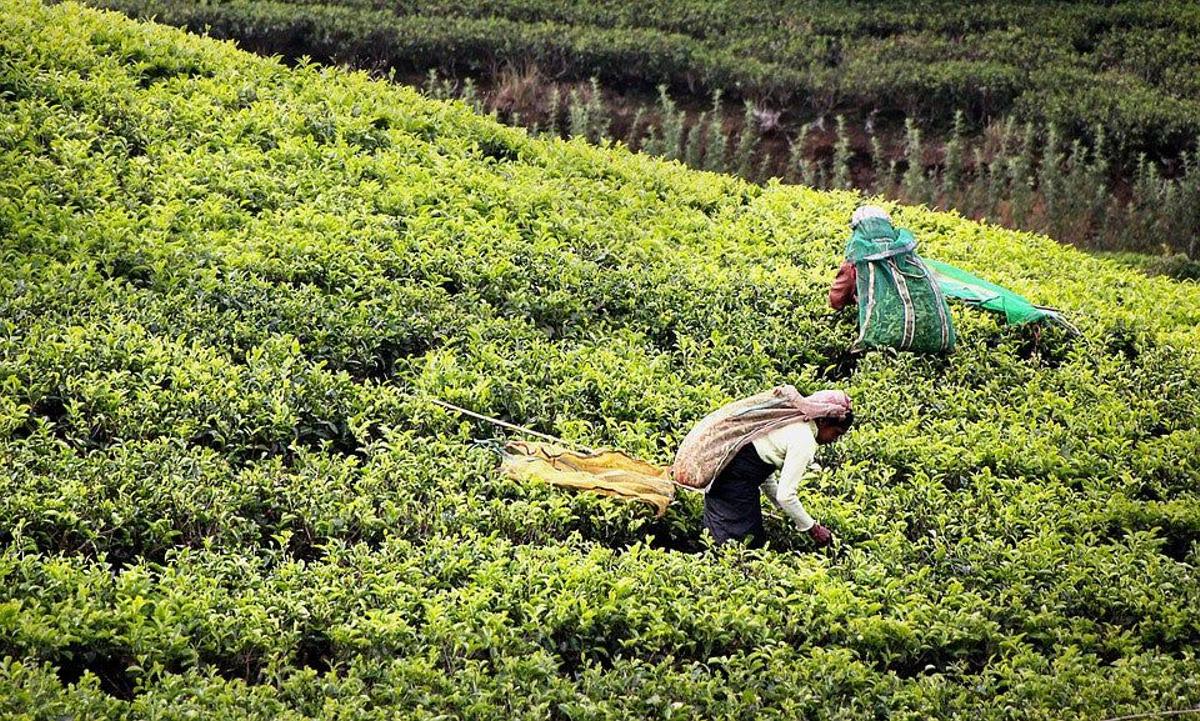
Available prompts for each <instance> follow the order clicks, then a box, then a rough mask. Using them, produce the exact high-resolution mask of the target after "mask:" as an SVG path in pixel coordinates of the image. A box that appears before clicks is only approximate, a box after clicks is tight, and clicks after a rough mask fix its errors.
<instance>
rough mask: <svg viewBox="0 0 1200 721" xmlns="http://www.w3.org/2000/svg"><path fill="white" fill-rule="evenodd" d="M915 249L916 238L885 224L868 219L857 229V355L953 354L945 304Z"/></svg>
mask: <svg viewBox="0 0 1200 721" xmlns="http://www.w3.org/2000/svg"><path fill="white" fill-rule="evenodd" d="M916 249H917V241H916V238H914V237H913V235H912V233H910V232H909V231H907V230H904V229H903V228H901V229H896V228H894V227H892V224H891V223H889V222H888V221H887V220H885V219H883V218H866V219H864V220H863V221H861V222H860V223H859V224H858V226H857V227H856V228H855V229H854V234H853V235H851V236H850V242H849V244H847V246H846V259H847V260H849V261H850V262H852V263H854V269H855V271H856V272H857V285H856V290H857V292H858V328H859V335H858V340H857V341H856V342H855V344H854V347H855V349H856V350H864V349H868V348H895V349H896V350H905V351H917V352H923V353H945V352H948V351H950V350H952V349H953V348H954V341H955V336H954V325H953V323H952V322H951V320H950V309H949V308H948V307H947V306H946V298H945V296H944V295H943V294H942V289H941V288H940V287H939V286H938V283H937V282H936V280H935V278H934V275H933V273H932V272H931V271H930V270H929V267H928V266H927V265H925V262H924V261H923V260H921V257H920V256H919V255H917V252H916Z"/></svg>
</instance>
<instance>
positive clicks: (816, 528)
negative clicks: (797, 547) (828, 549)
mask: <svg viewBox="0 0 1200 721" xmlns="http://www.w3.org/2000/svg"><path fill="white" fill-rule="evenodd" d="M808 537H809V538H811V539H812V540H813V543H815V544H817V548H824V547H825V546H828V545H829V544H831V543H833V532H832V531H830V530H829V529H828V528H826V527H825V526H822V525H821V524H819V523H814V524H813V527H812V528H810V529H808Z"/></svg>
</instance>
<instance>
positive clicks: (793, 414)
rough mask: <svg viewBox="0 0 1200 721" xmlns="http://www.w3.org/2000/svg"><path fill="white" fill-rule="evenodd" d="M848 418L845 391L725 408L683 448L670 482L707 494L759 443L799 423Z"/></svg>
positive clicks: (769, 395)
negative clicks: (741, 453) (738, 457)
mask: <svg viewBox="0 0 1200 721" xmlns="http://www.w3.org/2000/svg"><path fill="white" fill-rule="evenodd" d="M849 412H850V396H848V395H846V394H845V393H844V392H842V391H835V390H828V391H818V392H816V393H814V394H812V395H811V396H807V397H805V396H802V395H800V391H798V390H796V387H795V386H790V385H785V386H775V387H774V388H772V389H771V390H769V391H766V392H764V393H759V394H758V395H753V396H750V397H749V398H743V399H742V400H740V401H733V402H732V403H727V404H725V405H723V406H721V407H720V408H718V409H717V410H715V411H713V412H712V413H709V414H708V415H707V416H705V417H704V418H703V419H701V421H700V422H699V423H697V424H696V426H695V427H694V428H692V430H691V431H690V432H689V433H688V434H687V437H685V438H684V439H683V443H681V444H679V451H678V452H677V453H676V454H675V463H674V464H673V465H672V466H671V477H672V478H673V479H674V480H675V482H676V483H678V484H679V485H681V486H687V487H688V488H693V489H696V490H704V489H706V488H708V487H709V486H710V485H711V484H712V482H713V481H714V480H715V479H716V477H717V476H718V475H719V474H720V473H721V471H722V470H724V469H725V466H727V465H729V462H730V461H731V460H732V459H733V457H734V456H735V455H737V452H738V451H740V450H742V448H743V447H744V446H745V445H746V444H747V443H750V442H751V441H753V440H754V439H755V438H758V437H759V436H762V435H765V434H767V433H770V432H771V431H773V430H775V429H776V428H782V427H783V426H786V425H788V424H791V423H795V422H797V421H814V420H817V419H818V418H844V417H845V416H846V414H847V413H849Z"/></svg>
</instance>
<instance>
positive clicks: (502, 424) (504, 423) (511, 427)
mask: <svg viewBox="0 0 1200 721" xmlns="http://www.w3.org/2000/svg"><path fill="white" fill-rule="evenodd" d="M429 400H430V401H431V402H432V403H433V404H434V405H439V406H441V407H442V408H445V409H447V410H451V411H455V412H457V413H462V414H463V415H464V416H471V417H472V418H478V419H479V420H481V421H487V422H488V423H491V424H493V425H497V426H500V427H501V428H507V429H509V430H512V431H517V432H519V433H525V434H526V435H530V436H534V437H536V438H541V439H542V440H545V441H551V442H553V443H557V444H558V445H560V446H566V447H567V448H573V449H575V450H577V451H583V452H584V453H591V452H592V449H590V448H588V447H586V446H581V445H579V444H578V443H571V442H569V441H564V440H563V439H561V438H558V437H556V436H552V435H549V434H547V433H539V432H538V431H535V430H532V429H530V428H526V427H524V426H518V425H516V424H515V423H508V422H507V421H502V420H500V419H499V418H492V417H491V416H485V415H483V414H482V413H476V412H475V411H469V410H467V409H466V408H462V407H459V406H456V405H454V404H453V403H447V402H446V401H444V400H442V399H440V398H430V399H429Z"/></svg>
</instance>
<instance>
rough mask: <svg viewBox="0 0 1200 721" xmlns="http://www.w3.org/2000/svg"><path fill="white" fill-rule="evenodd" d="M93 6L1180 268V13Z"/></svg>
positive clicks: (1173, 6)
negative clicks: (427, 77) (425, 78)
mask: <svg viewBox="0 0 1200 721" xmlns="http://www.w3.org/2000/svg"><path fill="white" fill-rule="evenodd" d="M96 4H98V5H100V6H104V7H112V8H118V9H121V10H124V11H126V12H128V13H131V14H134V15H136V16H141V17H150V16H154V17H156V18H158V19H159V20H161V21H164V22H169V23H173V24H177V25H182V26H185V27H188V28H190V29H192V30H195V31H204V32H208V33H210V34H212V35H214V36H217V37H232V38H236V39H237V40H238V41H239V42H241V43H242V44H243V46H244V47H248V48H251V49H255V50H259V51H264V52H268V53H279V54H282V55H284V56H285V57H288V58H292V59H296V58H299V57H301V56H310V57H312V58H315V59H318V60H322V61H336V62H344V63H349V64H351V65H354V66H357V67H362V68H367V69H372V70H376V71H388V72H390V73H393V75H392V77H393V78H396V77H398V78H400V79H404V80H406V81H408V82H414V83H415V82H419V80H420V78H421V77H422V75H423V74H424V73H426V72H427V71H433V72H434V73H435V75H434V76H433V77H434V78H438V79H442V78H448V80H439V82H440V83H441V85H440V86H438V87H436V88H434V89H440V90H441V91H442V93H441V94H447V93H449V94H454V95H463V96H466V99H468V100H471V99H472V96H476V97H477V98H478V99H479V100H480V102H481V104H482V105H486V106H488V107H490V108H492V109H495V110H496V111H497V112H498V114H499V116H500V117H501V118H502V119H504V120H505V121H506V122H509V123H511V124H517V125H524V126H526V127H531V128H532V127H534V125H535V124H538V125H539V129H541V128H545V127H546V126H547V125H549V126H551V128H552V129H561V130H562V131H569V132H571V133H574V132H575V131H576V130H577V126H580V125H581V124H584V125H586V124H587V123H588V122H589V120H588V119H589V117H590V118H591V121H593V122H595V123H598V125H597V126H594V127H592V126H589V127H587V128H586V129H584V134H586V135H587V136H588V137H590V138H592V139H593V140H599V139H601V138H603V137H613V138H616V139H620V140H623V141H625V142H626V143H627V144H629V145H631V146H634V147H640V148H642V149H643V150H645V151H647V152H651V153H655V154H662V155H666V156H667V157H672V158H679V159H682V160H685V161H686V162H688V163H689V164H692V165H695V166H698V167H699V166H702V167H705V168H707V169H717V170H722V171H726V172H734V173H737V174H739V175H741V176H742V177H745V178H748V179H752V180H756V181H761V180H763V179H765V178H768V177H780V178H784V179H786V180H788V181H789V182H802V183H805V184H808V185H810V186H813V187H819V188H830V187H834V188H846V187H854V188H858V189H862V190H866V191H868V192H878V193H883V194H885V195H887V196H888V197H892V198H894V199H897V200H901V201H904V202H922V203H931V204H934V205H936V206H939V207H952V208H955V209H957V210H959V211H960V212H962V213H963V214H966V215H968V216H970V217H974V218H987V219H990V220H997V221H999V222H1001V223H1003V224H1005V225H1008V226H1010V227H1015V228H1021V229H1026V230H1034V231H1037V232H1045V233H1049V234H1051V235H1052V237H1054V238H1056V239H1058V240H1060V241H1063V242H1067V243H1072V244H1075V245H1079V246H1081V247H1087V248H1094V249H1101V250H1124V251H1136V252H1141V253H1150V254H1155V255H1171V254H1182V255H1183V256H1185V257H1184V258H1175V259H1172V260H1169V261H1162V262H1160V263H1159V264H1158V265H1159V267H1161V268H1162V269H1165V270H1169V271H1172V272H1176V274H1177V275H1179V276H1181V277H1186V276H1188V275H1194V274H1195V272H1196V270H1195V261H1196V259H1197V255H1198V254H1200V248H1198V242H1197V238H1200V217H1197V213H1196V211H1195V209H1196V208H1197V207H1200V197H1197V182H1196V163H1195V154H1196V153H1197V152H1200V146H1197V145H1196V139H1197V137H1200V100H1198V98H1200V86H1198V85H1197V80H1196V78H1197V77H1200V9H1198V7H1197V6H1196V5H1195V4H1194V3H1186V2H1175V1H1170V2H1162V3H1147V2H1141V1H1139V2H1123V3H1102V4H1101V3H1090V2H1089V3H1084V2H1078V3H1076V2H1039V3H1011V2H971V3H963V2H943V1H940V0H935V1H927V2H918V3H903V4H896V3H880V2H855V3H845V2H830V1H829V0H805V1H801V2H796V1H789V2H759V1H757V0H755V1H753V2H745V3H709V2H690V1H689V0H658V1H656V2H648V3H647V2H619V1H617V2H606V3H561V2H542V1H540V0H535V1H532V2H531V1H530V0H520V1H513V0H484V1H473V2H467V3H409V2H391V1H383V0H319V1H317V0H294V1H293V2H264V1H262V0H228V1H225V0H220V1H211V2H204V3H193V2H176V1H175V0H97V1H96ZM397 73H398V75H397ZM589 78H590V79H591V83H592V85H591V87H590V88H589V87H588V84H587V83H588V80H589ZM572 81H578V82H577V83H574V84H573V82H572ZM426 84H427V85H429V83H426ZM602 87H603V88H607V89H608V90H607V92H602V91H601V90H600V88H602ZM485 88H486V90H484V89H485ZM613 91H617V92H613ZM656 95H657V96H659V97H658V100H655V96H656ZM573 96H578V102H577V101H576V99H575V98H574V97H573ZM668 97H669V98H671V99H669V100H666V98H668ZM710 98H713V99H714V102H713V103H712V105H711V107H708V104H709V103H708V101H709V99H710ZM743 103H745V108H746V111H745V113H743V112H742V104H743ZM577 107H579V108H585V110H584V111H583V113H582V114H577V112H576V108H577ZM634 108H636V112H635V110H634ZM706 111H707V112H706ZM568 114H569V116H570V119H569V121H568ZM676 115H678V117H677V118H676ZM714 121H715V122H716V123H717V125H718V126H719V127H715V128H714V127H712V126H713V124H714ZM717 136H728V137H720V138H718V137H717ZM713 140H719V141H720V142H721V143H722V144H723V145H722V146H721V147H720V148H717V149H711V148H709V147H707V146H709V145H710V144H711V141H713ZM706 156H708V157H707V158H706ZM701 159H703V160H701ZM1189 258H1190V259H1191V261H1192V262H1190V263H1189V262H1188V259H1189Z"/></svg>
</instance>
